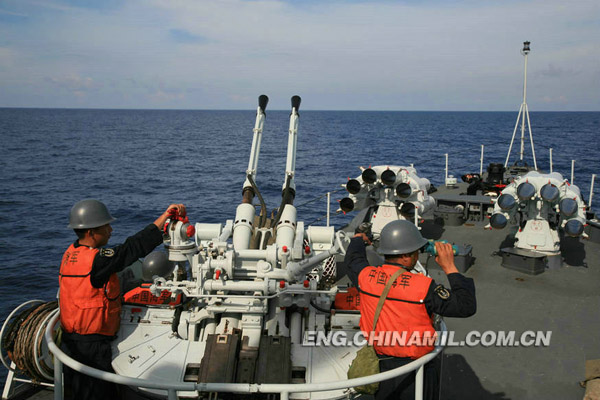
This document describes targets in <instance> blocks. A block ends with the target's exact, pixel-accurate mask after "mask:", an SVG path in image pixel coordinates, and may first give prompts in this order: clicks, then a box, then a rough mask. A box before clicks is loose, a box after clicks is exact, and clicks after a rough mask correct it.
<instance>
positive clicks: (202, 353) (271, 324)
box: [113, 95, 359, 397]
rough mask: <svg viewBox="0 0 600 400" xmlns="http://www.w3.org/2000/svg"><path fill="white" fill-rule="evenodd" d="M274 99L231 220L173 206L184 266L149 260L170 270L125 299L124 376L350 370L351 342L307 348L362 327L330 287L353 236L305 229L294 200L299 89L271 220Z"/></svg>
mask: <svg viewBox="0 0 600 400" xmlns="http://www.w3.org/2000/svg"><path fill="white" fill-rule="evenodd" d="M267 103H268V98H267V96H264V95H263V96H260V98H259V106H258V109H257V114H256V123H255V128H254V136H253V141H252V148H251V151H250V160H249V163H248V169H247V170H246V176H245V181H244V184H243V190H242V200H241V203H240V204H239V205H238V207H237V209H236V214H235V217H234V219H231V220H227V221H226V222H225V223H224V224H220V223H196V224H194V225H192V224H190V222H189V221H188V220H187V219H181V218H179V217H178V216H177V215H173V216H172V218H170V220H169V221H168V223H167V224H166V225H165V230H164V235H165V248H166V250H167V253H168V260H169V262H171V263H173V264H175V266H174V267H168V266H161V265H158V261H156V262H153V263H146V264H148V265H149V266H148V267H145V268H146V269H145V270H144V271H145V273H144V276H148V275H151V274H152V272H150V271H165V274H168V275H165V276H156V275H155V276H153V281H152V283H151V284H150V283H147V284H145V286H144V285H143V286H144V289H143V290H145V292H144V293H140V288H137V289H136V290H137V292H136V293H137V297H135V298H132V296H129V297H127V296H126V299H127V298H128V299H129V300H130V301H131V302H132V303H137V304H131V305H129V306H125V307H124V312H123V315H122V324H121V329H120V332H119V337H121V338H123V340H120V341H118V343H116V344H115V346H116V347H115V349H114V354H115V355H116V356H115V357H114V361H113V367H114V369H115V371H116V372H117V373H119V374H121V375H125V376H137V377H144V378H147V379H151V378H152V377H153V376H159V375H160V377H161V379H162V380H164V379H166V378H168V379H171V380H173V381H181V380H183V381H193V382H220V383H292V382H293V383H302V382H306V383H310V382H318V381H320V380H322V379H325V380H331V377H332V376H331V372H332V371H333V372H334V375H335V376H337V377H338V378H339V379H346V369H345V368H344V367H347V366H345V364H344V363H347V364H348V365H349V362H350V360H351V359H352V357H348V361H347V362H346V359H344V360H341V356H342V353H343V354H344V355H346V354H347V353H348V348H345V349H343V348H342V349H340V350H339V351H340V352H341V353H340V354H333V353H328V354H325V353H326V352H324V349H322V348H314V347H313V348H307V347H303V346H302V341H303V337H304V335H305V333H306V332H307V331H319V332H323V333H326V332H328V331H330V330H332V329H349V330H353V331H356V330H357V329H358V318H359V315H358V314H357V313H354V314H352V313H351V315H346V316H344V313H343V312H341V313H336V314H332V313H331V312H330V309H331V308H332V305H333V303H334V300H335V295H336V293H337V287H335V286H334V287H331V286H330V284H329V283H330V282H329V283H328V284H327V285H325V284H324V283H325V278H326V277H325V276H324V274H323V271H324V267H325V265H326V264H327V263H331V262H334V261H335V256H336V255H339V254H340V253H342V252H343V251H344V247H345V242H346V238H345V233H344V232H343V231H339V232H337V233H336V232H334V228H333V227H327V226H310V227H308V228H306V227H305V225H304V222H302V221H300V220H298V217H297V211H296V208H295V206H294V204H293V203H294V197H295V189H296V188H295V184H294V174H295V163H296V149H297V134H298V122H299V114H298V109H299V107H300V97H298V96H294V97H293V98H292V112H291V115H290V125H289V126H290V127H289V134H288V150H287V162H286V170H285V176H284V183H283V189H282V201H281V205H280V206H279V208H278V210H277V214H276V215H275V216H273V218H268V217H267V215H266V205H265V203H264V200H263V198H262V196H261V193H260V190H259V188H258V185H257V183H256V181H255V179H256V174H257V169H258V158H259V154H260V145H261V141H262V132H263V128H264V123H265V117H266V113H265V110H266V106H267ZM255 197H258V199H259V202H260V207H259V208H260V213H259V215H256V214H257V212H256V207H255V205H254V204H253V199H254V198H255ZM157 260H158V258H157ZM171 271H173V273H170V272H171ZM143 298H145V299H152V300H151V301H146V302H144V301H143ZM157 299H161V300H160V301H159V300H157ZM336 315H337V316H336ZM356 349H358V347H357V348H356ZM356 349H354V350H356ZM328 351H329V350H328ZM336 351H337V350H336ZM334 353H335V351H334ZM167 364H168V365H169V368H165V365H167ZM159 371H160V372H159ZM325 371H327V373H325ZM166 375H168V376H166ZM140 390H144V389H140ZM147 390H148V391H150V392H152V390H151V389H147ZM153 394H158V393H155V392H153ZM338 394H339V395H343V391H340V393H338ZM189 395H190V396H198V395H199V393H189ZM334 397H335V396H334Z"/></svg>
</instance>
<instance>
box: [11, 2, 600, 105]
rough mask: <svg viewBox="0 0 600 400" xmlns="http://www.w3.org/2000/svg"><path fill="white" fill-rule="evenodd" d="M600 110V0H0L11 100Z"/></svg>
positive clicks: (23, 102) (27, 102)
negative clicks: (262, 100) (296, 100)
mask: <svg viewBox="0 0 600 400" xmlns="http://www.w3.org/2000/svg"><path fill="white" fill-rule="evenodd" d="M524 41H530V42H531V53H530V54H529V56H528V64H527V65H528V66H527V70H528V74H527V104H528V107H529V110H530V111H600V1H598V0H577V1H572V2H566V1H564V0H530V1H521V0H518V1H517V0H444V1H442V0H431V1H429V0H405V1H391V0H369V1H367V0H365V1H361V0H345V1H343V0H336V1H317V0H306V1H300V0H287V1H284V0H219V1H208V0H207V1H190V0H188V1H184V0H129V1H125V0H104V1H101V0H86V1H75V0H0V107H60V108H63V107H66V108H136V109H138V108H142V109H147V108H148V109H157V108H158V109H254V108H255V107H256V104H257V103H256V99H257V97H258V96H259V95H260V94H267V95H268V96H269V98H270V103H269V108H270V109H289V101H290V100H289V99H290V97H291V96H292V95H295V94H297V95H300V96H301V97H302V99H303V101H302V108H304V109H310V110H441V111H518V109H519V106H520V105H521V103H522V102H523V77H524V66H525V57H524V56H523V55H522V54H521V49H522V47H523V42H524Z"/></svg>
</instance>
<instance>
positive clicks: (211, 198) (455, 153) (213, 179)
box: [0, 109, 600, 320]
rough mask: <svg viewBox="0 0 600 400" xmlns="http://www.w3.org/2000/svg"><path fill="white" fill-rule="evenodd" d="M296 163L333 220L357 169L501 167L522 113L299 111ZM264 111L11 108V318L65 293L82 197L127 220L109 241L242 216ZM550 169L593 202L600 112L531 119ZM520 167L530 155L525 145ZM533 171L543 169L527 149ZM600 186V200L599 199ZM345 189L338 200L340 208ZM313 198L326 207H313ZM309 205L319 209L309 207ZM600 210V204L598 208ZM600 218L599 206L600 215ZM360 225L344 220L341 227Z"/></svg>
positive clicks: (6, 271) (7, 222)
mask: <svg viewBox="0 0 600 400" xmlns="http://www.w3.org/2000/svg"><path fill="white" fill-rule="evenodd" d="M300 115H301V117H300V126H299V134H298V152H297V159H296V166H297V167H296V178H295V179H296V189H297V190H296V192H297V195H296V201H295V204H296V205H300V207H299V208H298V218H299V219H300V220H303V221H305V223H306V224H309V223H311V222H313V221H315V220H318V221H317V222H315V223H316V224H321V225H323V224H325V220H324V219H320V218H322V217H323V216H324V215H325V210H326V200H325V198H324V197H322V198H320V199H317V198H318V197H319V196H322V195H324V194H325V193H326V192H328V191H336V190H340V185H341V184H343V183H344V182H345V181H346V180H347V178H348V177H355V176H357V175H358V174H359V172H360V171H359V169H358V167H359V166H368V165H370V164H372V165H379V164H390V165H409V164H414V166H415V168H417V171H418V173H419V175H420V176H422V177H426V178H428V179H429V180H430V181H431V182H432V183H433V184H435V185H438V184H441V183H442V182H443V179H444V166H445V158H444V154H445V153H448V154H449V166H450V167H449V169H450V173H453V174H454V175H455V176H460V175H462V174H464V173H467V172H478V171H479V157H480V151H481V147H480V146H481V145H482V144H483V145H485V155H484V157H485V159H484V166H485V165H487V164H488V163H489V162H501V163H503V162H504V160H505V158H506V153H507V151H508V145H509V142H510V139H511V136H512V132H513V129H514V124H515V121H516V117H517V114H516V113H515V112H354V111H301V112H300ZM254 120H255V111H254V110H248V111H174V110H173V111H171V110H169V111H167V110H77V109H0V138H1V140H2V148H3V151H2V157H0V193H1V195H0V226H1V227H2V229H0V274H1V280H0V290H1V291H2V299H3V301H2V303H1V305H0V319H1V320H3V319H4V318H6V316H7V315H8V313H9V312H10V311H11V310H12V309H13V308H14V307H15V306H17V305H18V304H20V303H21V302H23V301H25V300H27V299H31V298H39V299H43V300H50V299H52V298H53V297H55V295H56V290H57V274H58V265H59V263H60V259H61V256H62V253H63V252H64V250H65V249H66V248H67V247H68V246H69V244H70V243H71V242H72V241H73V240H74V235H73V232H72V231H70V230H69V229H67V220H68V213H69V210H70V208H71V206H72V205H73V203H75V202H76V201H78V200H80V199H84V198H97V199H100V200H102V201H103V202H105V203H106V204H107V205H108V207H109V209H110V211H111V213H112V214H113V215H114V216H115V217H117V218H118V220H117V221H116V222H115V223H113V229H114V231H113V236H112V238H111V244H117V243H119V242H121V241H122V240H124V239H125V238H126V237H127V236H128V235H130V234H132V233H134V232H136V231H137V230H139V229H141V228H143V227H144V226H145V225H146V224H148V223H151V222H152V221H153V220H154V219H155V218H156V217H157V216H158V215H160V214H161V213H162V211H163V210H164V209H165V208H166V207H167V206H168V205H169V204H170V203H173V202H183V203H185V204H186V205H187V207H188V215H189V217H190V220H191V221H192V222H222V223H224V222H225V220H226V219H232V218H233V217H234V214H235V208H236V206H237V205H238V204H239V203H240V200H241V189H242V184H243V181H244V177H245V170H246V168H247V165H248V157H249V153H250V145H251V142H252V128H253V127H254ZM531 121H532V130H533V136H534V141H535V145H536V147H535V151H536V155H537V161H538V167H539V168H540V169H543V170H548V169H549V148H553V163H554V171H557V172H560V173H562V174H563V176H564V177H565V178H570V175H571V160H575V179H574V181H575V182H574V183H575V184H577V185H579V186H580V188H581V190H582V194H583V195H584V199H585V200H586V201H587V199H588V196H589V188H590V180H591V175H592V174H600V160H599V158H598V154H599V152H600V144H599V140H598V133H599V132H600V113H599V112H587V113H578V112H569V113H559V112H552V113H550V112H534V113H531ZM288 124H289V111H267V120H266V123H265V129H264V133H263V140H262V148H261V153H260V161H259V166H258V174H257V178H256V182H257V185H258V187H259V189H260V190H261V192H262V194H263V196H264V198H265V201H266V203H267V207H268V208H269V209H270V210H271V209H273V208H275V207H277V206H278V205H279V202H280V200H281V188H282V185H283V181H284V171H285V162H286V152H287V136H288ZM517 136H518V137H517V139H516V141H515V145H514V146H513V152H512V156H511V163H512V161H514V160H516V159H517V157H518V148H519V143H518V140H519V137H520V132H518V133H517ZM525 154H526V159H525V160H526V161H528V162H529V163H530V164H532V161H531V150H530V148H529V142H528V141H527V142H526V148H525ZM598 187H600V180H599V181H598V182H597V183H596V190H595V198H596V201H597V202H600V196H598V195H599V194H600V190H598ZM342 197H344V192H343V191H338V192H336V193H334V194H333V195H332V201H331V205H332V210H335V209H336V208H337V202H336V200H338V199H341V198H342ZM313 200H314V201H313ZM305 203H308V204H306V205H304V204H305ZM594 204H596V203H594ZM594 208H596V209H598V208H599V207H598V206H596V207H594ZM350 218H351V215H342V214H339V215H337V216H334V217H332V223H333V224H335V225H336V226H341V225H343V224H344V223H346V222H348V221H349V220H350Z"/></svg>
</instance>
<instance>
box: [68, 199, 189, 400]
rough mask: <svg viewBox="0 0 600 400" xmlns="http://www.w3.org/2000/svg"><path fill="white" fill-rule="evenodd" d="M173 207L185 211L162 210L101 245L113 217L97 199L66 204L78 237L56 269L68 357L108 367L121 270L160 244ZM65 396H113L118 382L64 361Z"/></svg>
mask: <svg viewBox="0 0 600 400" xmlns="http://www.w3.org/2000/svg"><path fill="white" fill-rule="evenodd" d="M175 211H176V212H177V213H178V215H180V216H183V217H184V216H185V212H186V211H185V206H184V205H183V204H171V205H170V206H169V207H168V208H167V210H166V211H165V212H164V213H163V214H162V215H161V216H160V217H158V218H157V219H156V221H154V223H153V224H150V225H148V226H147V227H145V228H144V229H142V230H141V231H140V232H138V233H136V234H135V235H133V236H130V237H128V238H127V239H126V240H125V242H124V243H123V244H121V245H118V246H115V247H112V248H105V247H104V246H106V244H107V243H108V239H109V238H110V236H111V232H112V227H111V226H110V223H111V222H113V221H114V220H115V218H113V216H112V215H111V214H110V213H109V211H108V209H107V208H106V206H105V205H104V204H103V203H102V202H100V201H98V200H92V199H87V200H82V201H79V202H77V203H76V204H75V205H74V206H73V208H72V209H71V213H70V216H69V228H71V229H73V230H74V231H75V234H76V235H77V238H78V239H77V240H76V241H75V242H74V243H73V244H71V246H69V248H68V249H67V251H66V252H65V254H64V255H63V258H62V263H61V266H60V273H59V286H60V291H59V305H60V322H61V326H62V332H63V333H62V345H61V346H62V350H63V351H64V352H65V353H66V354H67V355H68V356H70V357H71V358H73V359H75V360H77V361H79V362H81V363H83V364H85V365H87V366H90V367H92V368H97V369H100V370H104V371H109V372H113V369H112V366H111V362H112V352H111V344H110V342H111V341H112V340H113V339H114V337H115V335H116V334H117V331H118V329H119V324H120V311H121V293H120V290H119V278H118V277H117V274H116V273H117V272H120V271H121V270H123V269H124V268H125V267H127V266H128V265H131V264H132V263H133V262H135V261H136V260H137V259H138V258H140V257H144V256H146V255H147V254H149V253H150V252H151V251H152V250H153V249H154V248H155V247H156V246H158V245H159V244H161V243H162V241H163V236H162V232H161V230H162V228H163V227H164V225H165V223H166V220H167V218H169V217H170V216H172V215H173V214H174V213H175ZM64 383H65V398H66V399H67V398H70V399H87V400H89V399H111V398H113V399H114V398H117V397H116V396H117V387H116V385H114V384H113V383H110V382H106V381H102V380H99V379H96V378H92V377H90V376H88V375H84V374H81V373H78V372H75V371H74V370H72V369H71V368H69V367H67V366H66V365H65V366H64Z"/></svg>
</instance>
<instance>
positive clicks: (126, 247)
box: [90, 224, 163, 288]
mask: <svg viewBox="0 0 600 400" xmlns="http://www.w3.org/2000/svg"><path fill="white" fill-rule="evenodd" d="M162 242H163V237H162V232H161V231H160V230H159V229H158V228H157V227H156V225H154V224H150V225H148V226H147V227H145V228H144V229H142V230H141V231H139V232H138V233H136V234H135V235H133V236H130V237H128V238H127V239H126V240H125V242H124V243H123V244H120V245H118V246H116V247H114V248H105V249H100V251H99V252H98V254H96V257H95V258H94V262H93V264H92V272H91V274H90V282H91V283H92V286H94V287H96V288H101V287H102V286H104V284H105V283H106V282H108V280H109V279H110V276H111V275H112V274H114V273H116V272H120V271H122V270H123V269H124V268H125V267H127V266H128V265H131V264H132V263H134V262H135V261H137V260H138V259H139V258H140V257H144V256H146V255H147V254H148V253H150V252H151V251H152V250H154V248H155V247H156V246H158V245H159V244H161V243H162Z"/></svg>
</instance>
